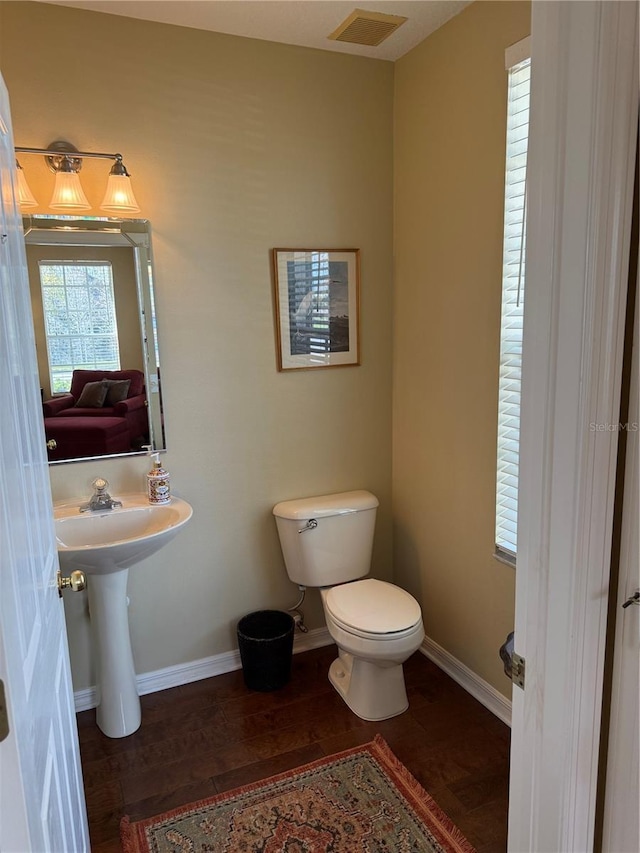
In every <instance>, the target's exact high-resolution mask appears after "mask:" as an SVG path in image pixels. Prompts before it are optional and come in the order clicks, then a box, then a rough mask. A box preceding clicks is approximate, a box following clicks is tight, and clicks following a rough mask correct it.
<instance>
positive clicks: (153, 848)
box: [120, 735, 474, 853]
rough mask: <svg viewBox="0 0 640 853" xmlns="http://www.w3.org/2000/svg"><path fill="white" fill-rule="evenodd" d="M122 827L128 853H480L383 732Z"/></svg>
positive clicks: (121, 830) (123, 821) (126, 852)
mask: <svg viewBox="0 0 640 853" xmlns="http://www.w3.org/2000/svg"><path fill="white" fill-rule="evenodd" d="M120 832H121V837H122V846H123V849H124V851H125V853H205V851H210V853H474V850H473V847H472V846H471V845H470V844H469V842H468V841H467V840H466V839H465V838H464V836H463V835H462V833H461V832H460V831H459V830H458V829H456V827H455V826H454V824H453V823H452V822H451V820H449V818H448V817H447V816H446V815H445V814H444V812H442V811H441V810H440V809H439V808H438V806H437V805H436V804H435V802H434V801H433V800H432V799H431V797H430V796H429V795H428V794H427V792H426V791H425V790H424V789H423V788H422V787H421V786H420V785H419V784H418V782H417V781H416V780H415V779H414V778H413V776H412V775H411V774H410V773H409V771H408V770H407V768H406V767H405V766H404V765H403V764H401V762H400V761H398V759H397V758H396V757H395V755H394V754H393V753H392V752H391V750H390V749H389V747H388V746H387V744H386V743H385V741H384V740H383V739H382V738H381V737H380V735H376V737H375V739H374V740H373V741H372V742H371V743H368V744H365V745H364V746H359V747H355V748H353V749H347V750H345V751H344V752H340V753H338V754H337V755H331V756H329V757H327V758H321V759H318V760H317V761H313V762H312V763H311V764H305V765H304V766H303V767H298V768H297V769H296V770H291V771H289V772H287V773H281V774H280V775H278V776H272V777H271V778H270V779H265V780H263V781H261V782H256V783H254V784H253V785H247V786H246V787H244V788H236V789H235V790H234V791H228V792H227V793H224V794H219V795H218V796H216V797H211V798H210V799H208V800H201V801H200V802H197V803H191V804H190V805H188V806H184V807H182V808H180V809H175V810H174V811H171V812H167V813H166V814H162V815H158V816H157V817H153V818H149V819H148V820H142V821H138V822H136V823H131V822H130V821H129V819H128V818H127V817H124V818H123V819H122V824H121V827H120Z"/></svg>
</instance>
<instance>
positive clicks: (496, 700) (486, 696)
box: [420, 637, 511, 726]
mask: <svg viewBox="0 0 640 853" xmlns="http://www.w3.org/2000/svg"><path fill="white" fill-rule="evenodd" d="M420 651H421V652H422V654H423V655H425V657H428V658H429V660H430V661H433V663H435V665H436V666H437V667H439V668H440V669H441V670H442V671H443V672H446V673H447V675H448V676H450V677H451V678H453V680H454V681H456V682H457V683H458V684H459V685H460V687H463V688H464V689H465V690H466V691H467V693H470V694H471V696H473V698H474V699H477V700H478V702H480V703H481V704H482V705H484V707H485V708H487V710H489V711H491V713H492V714H495V716H496V717H498V719H500V720H502V722H503V723H506V724H507V725H508V726H511V702H510V701H509V699H507V698H506V697H505V696H503V695H502V693H499V692H498V691H497V690H496V689H495V687H492V686H491V685H490V684H489V683H488V682H487V681H485V680H484V679H483V678H480V676H479V675H476V674H475V672H473V670H471V669H469V667H468V666H465V665H464V664H463V663H461V662H460V661H459V660H458V659H457V658H454V656H453V655H452V654H450V652H448V651H447V650H446V649H443V648H442V646H439V645H438V644H437V643H436V642H435V641H434V640H432V639H431V638H430V637H425V638H424V640H423V641H422V645H421V646H420Z"/></svg>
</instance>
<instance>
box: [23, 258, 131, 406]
mask: <svg viewBox="0 0 640 853" xmlns="http://www.w3.org/2000/svg"><path fill="white" fill-rule="evenodd" d="M39 270H40V285H41V288H42V308H43V314H44V326H45V334H46V338H47V355H48V357H49V376H50V379H51V393H52V394H59V393H61V392H64V391H68V390H69V388H70V387H71V375H72V373H73V371H74V370H75V369H76V368H79V369H85V370H119V369H120V351H119V346H118V328H117V323H116V306H115V298H114V293H113V275H112V271H111V264H110V263H109V262H108V261H90V262H85V261H40V264H39Z"/></svg>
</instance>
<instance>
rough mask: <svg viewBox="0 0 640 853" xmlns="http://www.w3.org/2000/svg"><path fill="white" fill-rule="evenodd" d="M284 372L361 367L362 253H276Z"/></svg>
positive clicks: (279, 337) (279, 340)
mask: <svg viewBox="0 0 640 853" xmlns="http://www.w3.org/2000/svg"><path fill="white" fill-rule="evenodd" d="M273 269H274V284H275V314H276V336H277V350H278V369H279V370H308V369H310V368H317V367H346V366H348V365H355V364H360V318H359V302H360V250H359V249H274V250H273Z"/></svg>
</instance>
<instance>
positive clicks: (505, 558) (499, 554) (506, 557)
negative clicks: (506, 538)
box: [493, 546, 516, 569]
mask: <svg viewBox="0 0 640 853" xmlns="http://www.w3.org/2000/svg"><path fill="white" fill-rule="evenodd" d="M493 557H494V559H496V560H497V561H498V562H499V563H504V564H505V565H506V566H511V568H512V569H515V567H516V558H515V556H514V555H513V554H508V553H507V552H506V551H503V550H502V549H500V548H498V547H497V546H496V550H495V551H494V552H493Z"/></svg>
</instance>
